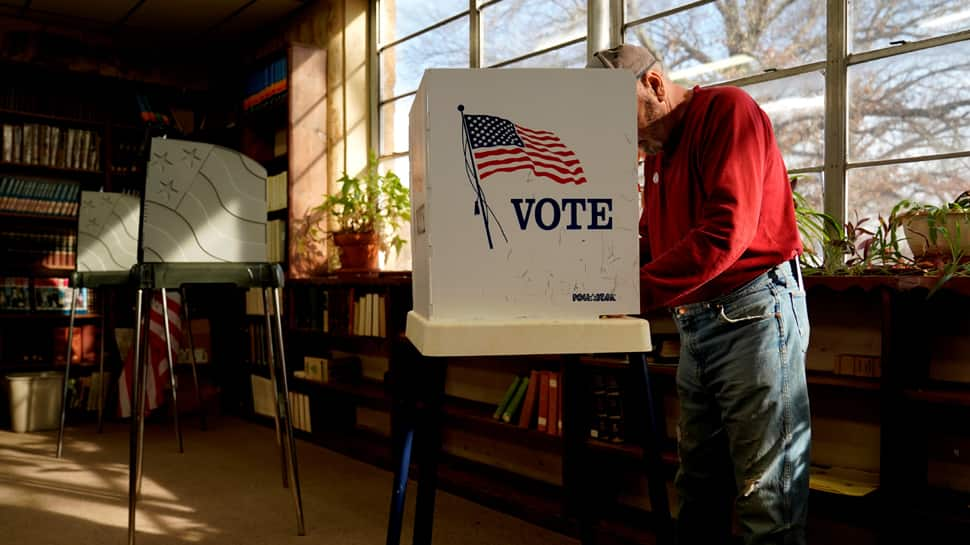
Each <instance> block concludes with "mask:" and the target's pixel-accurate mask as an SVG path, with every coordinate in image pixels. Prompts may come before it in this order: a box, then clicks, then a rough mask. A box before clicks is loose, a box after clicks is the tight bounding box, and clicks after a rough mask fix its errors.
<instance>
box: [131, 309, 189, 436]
mask: <svg viewBox="0 0 970 545" xmlns="http://www.w3.org/2000/svg"><path fill="white" fill-rule="evenodd" d="M166 295H167V297H166V298H167V299H168V301H167V303H168V304H167V305H166V306H167V307H168V331H169V335H170V336H171V338H172V353H171V354H170V355H167V354H165V322H164V319H165V318H164V317H163V316H162V292H161V290H159V291H157V292H155V296H154V297H153V298H152V308H151V312H149V320H148V322H149V326H148V372H147V373H146V375H147V377H146V379H145V412H146V413H147V412H148V411H151V410H152V409H155V408H157V407H158V406H160V405H161V404H162V400H163V399H165V388H166V387H167V386H168V385H169V382H170V380H169V376H168V374H169V373H170V372H171V361H172V360H173V359H174V358H175V356H176V355H177V354H178V351H179V344H180V342H181V340H182V318H181V316H182V296H181V295H179V293H178V292H177V291H174V292H173V291H169V292H168V293H167V294H166ZM135 340H136V341H137V339H135ZM134 360H135V345H134V343H132V346H131V350H129V352H128V356H127V357H126V358H125V366H124V368H123V369H122V370H121V377H119V381H118V388H119V392H118V394H119V395H118V401H119V405H120V407H119V409H120V411H121V416H122V417H128V416H131V413H132V403H131V400H132V377H133V376H134V372H135V371H134V368H135V366H134Z"/></svg>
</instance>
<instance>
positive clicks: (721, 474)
mask: <svg viewBox="0 0 970 545" xmlns="http://www.w3.org/2000/svg"><path fill="white" fill-rule="evenodd" d="M672 313H673V316H674V321H675V322H676V324H677V328H678V330H679V332H680V342H681V351H680V364H679V366H678V369H677V392H678V394H679V396H680V410H681V414H680V422H679V424H678V449H679V453H680V469H679V471H678V472H677V477H676V480H675V484H676V487H677V492H678V496H679V502H680V513H679V516H678V520H677V534H678V543H679V544H681V545H686V544H694V543H697V544H704V545H713V544H720V543H727V542H729V540H730V532H731V526H732V519H731V497H733V498H734V509H735V511H736V514H737V518H738V521H739V523H740V525H741V528H742V530H743V533H744V541H745V543H749V544H768V543H771V544H775V543H778V544H804V543H805V521H806V516H807V508H808V505H807V504H808V477H809V444H810V441H811V415H810V412H809V404H808V391H807V387H806V381H805V351H806V349H807V348H808V338H809V323H808V314H807V310H806V305H805V291H804V289H803V288H802V287H801V286H799V285H798V282H797V281H796V278H795V275H793V274H792V270H791V267H790V264H789V263H788V262H785V263H782V264H781V265H779V266H777V267H775V268H773V269H771V270H770V271H768V272H766V273H764V274H762V275H761V276H759V277H758V278H756V279H754V280H753V281H751V282H750V283H748V284H747V285H745V286H742V287H741V288H738V289H736V290H734V291H733V292H731V293H729V294H727V295H725V296H722V297H719V298H717V299H713V300H710V301H705V302H701V303H694V304H689V305H684V306H681V307H675V308H673V309H672Z"/></svg>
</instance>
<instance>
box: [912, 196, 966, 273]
mask: <svg viewBox="0 0 970 545" xmlns="http://www.w3.org/2000/svg"><path fill="white" fill-rule="evenodd" d="M906 204H907V205H908V207H907V208H908V209H907V210H906V211H905V213H904V214H903V226H904V227H905V230H906V240H907V242H909V247H910V249H911V250H912V251H913V256H914V257H916V258H922V259H926V260H943V261H951V262H959V261H961V260H962V259H963V258H964V257H965V256H967V253H968V252H970V191H964V192H963V193H961V194H960V195H959V196H958V197H957V198H956V199H954V200H953V201H951V202H948V203H946V204H944V205H942V206H933V205H929V204H911V203H906Z"/></svg>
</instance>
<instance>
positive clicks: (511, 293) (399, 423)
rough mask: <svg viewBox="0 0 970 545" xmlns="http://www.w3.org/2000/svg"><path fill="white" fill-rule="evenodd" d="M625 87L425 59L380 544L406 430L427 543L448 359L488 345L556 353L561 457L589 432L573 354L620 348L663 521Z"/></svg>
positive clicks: (391, 535) (614, 76) (577, 480)
mask: <svg viewBox="0 0 970 545" xmlns="http://www.w3.org/2000/svg"><path fill="white" fill-rule="evenodd" d="M635 89H636V84H635V80H634V77H633V74H632V73H631V72H629V71H626V70H576V69H502V70H494V69H484V70H483V69H431V70H426V71H425V73H424V78H423V79H422V81H421V85H420V86H419V88H418V91H417V94H416V96H415V99H414V103H413V106H412V107H411V112H410V127H409V129H410V156H409V158H410V164H411V214H412V215H411V245H412V247H411V250H412V290H413V296H414V307H413V310H412V311H411V312H409V313H408V317H407V326H406V332H405V334H406V340H397V341H395V343H394V344H393V347H392V351H391V363H390V366H391V369H392V371H391V374H392V377H393V378H392V384H391V392H392V394H391V395H392V398H393V402H392V406H393V407H394V411H395V413H394V415H393V417H392V421H393V422H395V431H394V433H393V435H394V437H395V449H396V451H397V452H398V453H399V454H398V456H397V461H396V463H395V473H394V482H393V484H392V494H391V510H390V515H389V517H388V532H387V543H388V545H397V544H399V543H400V534H401V531H402V527H403V523H402V520H403V513H404V494H405V489H406V488H407V482H408V471H409V467H410V463H411V449H412V441H415V439H414V437H415V436H414V431H415V429H418V428H420V429H421V430H422V431H421V432H420V434H419V437H420V438H421V439H420V441H421V443H422V446H420V447H414V448H415V450H416V451H417V452H419V460H418V465H419V467H420V479H419V486H418V500H417V508H416V510H415V520H414V539H413V541H412V542H413V543H415V545H430V543H431V542H432V539H431V536H432V526H433V522H432V521H433V518H434V495H435V489H436V486H437V485H436V482H437V477H436V471H437V463H438V453H439V452H440V451H441V444H442V435H441V421H442V416H441V415H442V413H443V404H444V398H445V374H446V372H445V369H446V367H447V363H446V362H447V360H448V359H450V358H457V357H478V356H500V355H523V356H528V355H540V354H559V355H560V356H561V357H562V367H561V368H562V381H563V387H562V388H563V389H562V390H560V391H561V392H562V395H563V402H562V406H563V413H562V414H564V416H563V419H562V425H563V436H564V445H565V446H564V452H568V453H570V454H569V455H568V457H569V458H570V459H571V460H578V459H582V458H583V454H582V451H583V449H584V448H585V434H586V433H587V432H588V430H584V429H582V421H581V419H582V417H581V416H579V415H580V414H581V413H582V411H583V408H582V407H581V406H580V405H581V404H582V402H583V401H582V400H583V394H582V387H583V386H582V385H583V382H584V379H583V378H582V371H581V370H580V367H581V363H580V361H579V358H580V356H581V355H584V354H609V353H613V354H618V355H624V356H626V358H627V359H628V361H629V363H630V369H631V375H630V377H631V381H630V387H631V388H633V389H636V390H638V391H642V392H643V394H642V395H639V396H638V399H639V400H640V402H641V404H642V406H640V407H638V408H637V410H638V411H639V412H640V413H641V414H643V415H645V416H644V418H643V427H644V430H643V432H642V436H643V437H644V442H643V443H644V444H643V447H644V448H643V453H644V454H643V457H644V463H645V464H646V466H647V474H648V485H649V487H650V500H651V505H652V506H653V509H654V512H655V513H656V517H657V521H658V522H657V527H658V535H659V536H669V535H671V534H672V532H671V528H672V523H671V519H670V516H669V508H668V504H667V496H666V489H665V487H664V484H663V483H664V479H663V477H662V471H663V468H662V463H661V460H660V445H661V442H662V434H661V432H660V431H659V427H658V419H657V416H656V414H655V410H654V407H655V406H656V405H655V404H654V402H653V400H652V397H651V396H652V394H651V388H650V382H649V376H648V370H647V363H646V358H645V353H646V352H649V351H650V350H651V344H650V330H649V325H648V323H647V321H646V320H643V319H640V318H637V317H634V316H628V315H631V314H634V315H635V314H639V312H640V289H639V288H640V275H639V243H638V236H639V233H638V223H639V221H638V220H639V202H638V198H639V197H638V195H639V192H638V190H637V171H636V166H637V160H636V159H637V150H636V145H637V131H636V101H635ZM415 385H420V387H417V386H415ZM564 456H567V455H564ZM566 465H567V464H566V463H565V462H564V483H565V482H567V481H568V482H569V483H570V484H569V486H571V487H577V486H578V487H582V486H583V485H582V484H581V483H582V482H583V479H584V478H585V477H584V475H585V473H584V471H583V468H582V467H581V466H579V465H578V464H575V463H570V464H568V469H567V468H566ZM564 486H565V485H564ZM579 511H580V513H583V515H582V517H588V513H590V512H592V510H587V509H580V510H579ZM586 522H587V521H586V520H585V519H584V520H581V521H580V525H581V527H588V525H587V524H586ZM658 542H661V543H663V542H665V537H661V538H660V539H659V540H658Z"/></svg>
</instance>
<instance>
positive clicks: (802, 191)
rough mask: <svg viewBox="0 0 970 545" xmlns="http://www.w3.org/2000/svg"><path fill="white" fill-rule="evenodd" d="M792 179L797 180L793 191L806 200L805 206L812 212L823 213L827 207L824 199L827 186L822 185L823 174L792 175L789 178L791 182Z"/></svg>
mask: <svg viewBox="0 0 970 545" xmlns="http://www.w3.org/2000/svg"><path fill="white" fill-rule="evenodd" d="M792 178H794V179H795V184H794V187H793V188H792V189H793V190H794V191H795V192H796V193H798V194H799V195H801V196H802V198H804V199H805V204H806V205H807V206H809V207H810V208H811V209H812V210H817V211H819V212H821V211H822V209H823V208H824V207H825V204H824V202H825V199H824V198H823V191H824V189H825V186H824V184H823V183H822V178H823V177H822V173H821V172H805V173H802V174H792V175H791V176H789V177H788V179H789V180H791V179H792Z"/></svg>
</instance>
